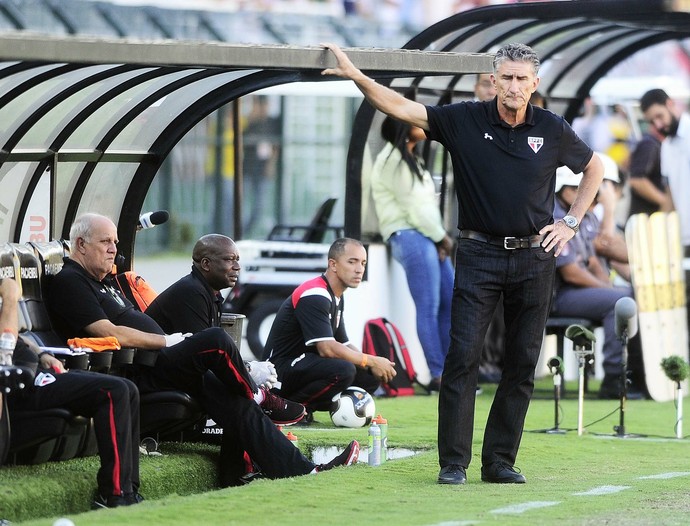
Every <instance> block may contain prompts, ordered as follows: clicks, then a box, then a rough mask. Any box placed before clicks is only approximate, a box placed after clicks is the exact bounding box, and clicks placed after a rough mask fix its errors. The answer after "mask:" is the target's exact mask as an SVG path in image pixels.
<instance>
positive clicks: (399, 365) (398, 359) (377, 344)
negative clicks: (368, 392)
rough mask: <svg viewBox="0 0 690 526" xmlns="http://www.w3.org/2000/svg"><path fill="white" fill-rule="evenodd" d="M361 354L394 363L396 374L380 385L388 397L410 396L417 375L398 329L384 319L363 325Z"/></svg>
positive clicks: (370, 321) (412, 392)
mask: <svg viewBox="0 0 690 526" xmlns="http://www.w3.org/2000/svg"><path fill="white" fill-rule="evenodd" d="M362 352H363V353H366V354H371V355H373V356H383V357H384V358H387V359H388V360H390V361H391V362H395V370H396V372H397V374H396V375H395V377H394V378H393V379H392V380H391V381H390V382H389V383H386V384H382V387H383V389H384V390H385V391H386V394H387V395H388V396H412V395H413V394H415V391H414V383H415V382H417V373H416V372H415V370H414V365H413V364H412V359H411V358H410V353H409V351H408V350H407V345H406V344H405V339H404V338H403V337H402V334H400V331H399V330H398V328H397V327H396V326H395V325H394V324H393V323H392V322H390V321H388V320H387V319H386V318H375V319H373V320H369V321H367V322H366V323H365V324H364V338H363V341H362Z"/></svg>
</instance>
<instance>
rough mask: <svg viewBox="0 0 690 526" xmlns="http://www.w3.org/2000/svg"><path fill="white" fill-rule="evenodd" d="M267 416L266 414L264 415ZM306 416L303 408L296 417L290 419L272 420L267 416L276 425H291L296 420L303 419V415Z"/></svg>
mask: <svg viewBox="0 0 690 526" xmlns="http://www.w3.org/2000/svg"><path fill="white" fill-rule="evenodd" d="M266 416H268V415H266ZM305 416H307V410H306V409H305V410H304V413H302V414H301V415H299V416H298V417H297V418H294V419H292V420H283V421H281V420H273V419H272V418H271V417H270V416H269V417H268V418H271V422H273V423H274V424H275V425H277V426H291V425H292V424H296V423H297V422H299V421H301V420H303V419H304V417H305Z"/></svg>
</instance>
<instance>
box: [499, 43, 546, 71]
mask: <svg viewBox="0 0 690 526" xmlns="http://www.w3.org/2000/svg"><path fill="white" fill-rule="evenodd" d="M508 61H509V62H529V63H530V64H532V69H533V70H534V76H535V77H536V76H537V74H538V73H539V66H540V65H541V62H539V57H538V56H537V52H536V51H534V50H533V49H532V48H531V47H529V46H527V45H525V44H518V43H513V44H506V45H505V46H503V47H501V48H500V49H499V50H498V51H496V55H495V56H494V74H495V73H496V72H497V71H498V68H499V66H500V65H501V64H503V63H504V62H508Z"/></svg>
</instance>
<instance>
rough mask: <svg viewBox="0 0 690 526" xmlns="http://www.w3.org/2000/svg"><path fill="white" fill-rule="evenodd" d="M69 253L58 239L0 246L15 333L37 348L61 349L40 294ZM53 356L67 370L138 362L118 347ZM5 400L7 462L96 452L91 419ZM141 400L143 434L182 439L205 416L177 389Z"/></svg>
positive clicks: (115, 369) (146, 358)
mask: <svg viewBox="0 0 690 526" xmlns="http://www.w3.org/2000/svg"><path fill="white" fill-rule="evenodd" d="M68 253H69V247H68V245H67V244H66V243H64V242H62V241H59V240H55V241H50V242H45V243H27V244H21V243H4V244H0V271H1V272H2V275H3V276H7V277H12V278H15V279H17V280H18V281H19V282H20V284H21V289H22V296H21V299H20V301H19V306H18V307H19V325H20V333H21V334H22V336H24V337H26V338H27V339H30V340H32V341H33V342H34V343H36V344H37V345H39V346H44V347H62V348H66V342H65V341H63V340H62V338H60V337H59V336H58V335H57V334H56V333H55V331H54V330H53V328H52V325H51V323H50V318H49V316H48V312H47V309H46V306H45V304H44V302H43V297H44V293H45V290H47V287H49V286H50V279H51V277H52V276H54V275H55V274H57V273H58V272H59V271H60V270H61V269H62V266H63V257H64V256H65V255H67V254H68ZM152 355H153V356H154V358H155V354H154V353H152V352H150V351H148V352H142V353H139V361H141V362H142V363H146V364H148V365H153V363H154V361H155V360H152ZM58 357H60V358H61V359H62V360H64V361H65V366H66V367H67V368H71V369H89V370H93V371H98V372H102V373H110V374H118V375H125V376H126V372H127V367H128V366H129V365H131V364H132V363H133V362H136V361H137V352H136V350H134V349H121V350H118V351H112V352H111V351H105V352H100V353H86V354H84V353H82V354H77V355H74V356H72V355H65V356H61V355H58ZM5 398H6V397H5ZM4 402H5V401H3V405H5V407H4V409H5V410H4V411H3V414H4V415H9V446H7V444H2V443H0V451H5V453H6V455H7V460H8V462H9V463H18V464H38V463H42V462H46V461H48V460H66V459H69V458H73V457H75V456H84V455H92V454H95V453H96V452H97V449H96V442H95V435H94V432H93V422H92V420H91V419H89V418H84V417H82V416H78V415H73V414H72V413H71V412H70V411H68V410H67V409H63V408H56V409H50V410H44V411H16V410H15V411H11V412H10V411H7V407H6V404H5V403H4ZM140 404H141V407H140V410H141V413H140V425H141V437H142V438H146V437H152V438H155V439H156V440H160V439H161V438H166V439H174V438H175V435H176V434H178V433H180V435H179V436H180V437H181V436H182V435H181V432H182V431H183V430H185V429H188V428H191V427H193V426H194V425H195V424H196V423H198V422H199V421H201V420H202V419H203V418H204V414H203V410H202V407H201V405H200V404H199V403H198V402H197V401H196V400H194V399H193V398H192V397H191V396H189V395H188V394H187V393H183V392H181V391H161V392H156V393H147V394H142V395H140ZM0 439H2V437H0ZM1 463H2V459H1V458H0V464H1Z"/></svg>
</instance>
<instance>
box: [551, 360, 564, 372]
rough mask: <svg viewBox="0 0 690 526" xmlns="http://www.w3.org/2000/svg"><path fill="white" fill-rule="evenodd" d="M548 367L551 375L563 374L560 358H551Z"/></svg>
mask: <svg viewBox="0 0 690 526" xmlns="http://www.w3.org/2000/svg"><path fill="white" fill-rule="evenodd" d="M548 365H549V370H550V371H551V374H563V360H561V357H560V356H554V357H553V358H551V359H550V360H549V363H548Z"/></svg>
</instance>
